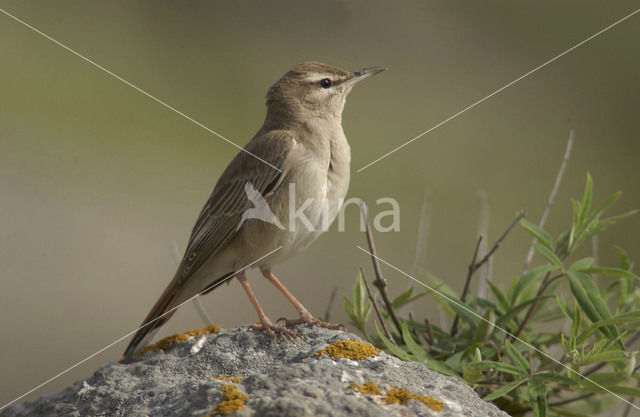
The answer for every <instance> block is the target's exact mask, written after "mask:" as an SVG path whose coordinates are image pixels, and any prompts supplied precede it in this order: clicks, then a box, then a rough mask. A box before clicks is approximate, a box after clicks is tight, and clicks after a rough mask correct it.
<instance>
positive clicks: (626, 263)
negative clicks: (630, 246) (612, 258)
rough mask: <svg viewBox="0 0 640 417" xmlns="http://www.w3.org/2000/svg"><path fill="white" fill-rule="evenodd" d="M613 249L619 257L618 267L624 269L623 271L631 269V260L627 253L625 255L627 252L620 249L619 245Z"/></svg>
mask: <svg viewBox="0 0 640 417" xmlns="http://www.w3.org/2000/svg"><path fill="white" fill-rule="evenodd" d="M613 249H615V251H616V252H617V253H618V258H619V259H620V269H624V270H625V271H631V270H632V269H633V268H632V266H633V265H632V264H631V261H630V260H629V255H627V252H626V251H625V250H624V249H622V248H621V247H620V246H614V247H613Z"/></svg>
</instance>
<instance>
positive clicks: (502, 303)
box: [486, 281, 511, 311]
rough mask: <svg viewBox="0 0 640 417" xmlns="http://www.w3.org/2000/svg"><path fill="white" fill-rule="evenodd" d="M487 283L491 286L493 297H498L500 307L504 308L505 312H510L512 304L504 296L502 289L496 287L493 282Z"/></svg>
mask: <svg viewBox="0 0 640 417" xmlns="http://www.w3.org/2000/svg"><path fill="white" fill-rule="evenodd" d="M486 282H487V284H489V288H490V289H491V292H492V293H493V296H494V297H496V300H497V301H498V305H499V306H500V308H502V310H503V311H506V310H509V309H510V308H511V303H510V302H509V301H508V300H507V298H506V297H505V296H504V294H503V292H502V290H501V289H500V287H498V286H496V285H495V284H494V283H493V282H491V281H486Z"/></svg>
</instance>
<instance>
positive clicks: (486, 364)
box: [469, 361, 525, 375]
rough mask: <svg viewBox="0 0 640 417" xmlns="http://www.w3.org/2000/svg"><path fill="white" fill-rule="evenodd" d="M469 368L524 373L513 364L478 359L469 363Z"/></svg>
mask: <svg viewBox="0 0 640 417" xmlns="http://www.w3.org/2000/svg"><path fill="white" fill-rule="evenodd" d="M469 367H470V368H474V369H478V370H480V371H483V372H490V371H497V372H504V373H505V374H511V375H525V373H524V372H523V370H522V369H520V368H518V367H517V366H515V365H511V364H508V363H504V362H497V361H480V362H473V363H470V364H469Z"/></svg>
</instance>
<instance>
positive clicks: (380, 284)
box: [360, 200, 402, 334]
mask: <svg viewBox="0 0 640 417" xmlns="http://www.w3.org/2000/svg"><path fill="white" fill-rule="evenodd" d="M360 211H361V212H362V218H363V220H364V224H365V228H366V235H367V243H368V244H369V251H370V252H371V261H372V262H373V271H374V272H375V274H376V279H375V280H374V281H373V285H375V286H376V288H378V291H379V292H380V296H381V297H382V301H383V302H384V305H385V307H386V308H387V312H388V313H389V316H390V317H391V320H392V321H393V323H394V324H395V326H396V329H397V330H398V334H402V326H400V321H399V320H398V317H396V313H395V311H394V310H393V305H392V304H391V300H390V299H389V295H388V294H387V290H386V287H387V281H386V280H385V279H384V277H383V276H382V272H381V270H380V262H378V255H377V254H376V245H375V243H374V241H373V234H372V233H371V228H370V227H369V215H368V209H367V203H365V202H364V201H362V200H360Z"/></svg>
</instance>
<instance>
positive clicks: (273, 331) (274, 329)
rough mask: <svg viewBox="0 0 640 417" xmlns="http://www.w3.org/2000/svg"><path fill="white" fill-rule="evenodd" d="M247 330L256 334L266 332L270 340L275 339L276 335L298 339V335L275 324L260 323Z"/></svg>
mask: <svg viewBox="0 0 640 417" xmlns="http://www.w3.org/2000/svg"><path fill="white" fill-rule="evenodd" d="M249 328H250V329H251V330H253V331H257V332H267V334H268V335H269V337H270V338H271V339H274V340H275V339H276V338H277V336H278V335H283V336H285V337H288V338H291V339H296V338H298V337H300V335H299V334H298V333H296V332H294V331H293V330H289V329H287V328H285V327H281V326H276V325H275V324H273V323H271V321H269V322H262V323H260V324H252V325H251V326H249Z"/></svg>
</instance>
